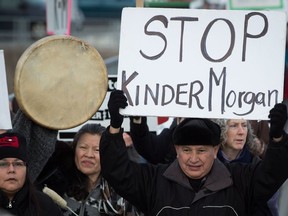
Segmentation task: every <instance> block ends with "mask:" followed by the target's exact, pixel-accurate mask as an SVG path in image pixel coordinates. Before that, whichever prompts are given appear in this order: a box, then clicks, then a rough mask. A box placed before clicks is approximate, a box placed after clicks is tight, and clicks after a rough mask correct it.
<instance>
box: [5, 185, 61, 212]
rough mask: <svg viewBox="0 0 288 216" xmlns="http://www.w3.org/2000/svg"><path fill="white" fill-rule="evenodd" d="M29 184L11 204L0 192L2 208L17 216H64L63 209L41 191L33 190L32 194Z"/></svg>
mask: <svg viewBox="0 0 288 216" xmlns="http://www.w3.org/2000/svg"><path fill="white" fill-rule="evenodd" d="M30 191H31V190H30V189H29V186H28V185H27V184H25V185H24V187H23V188H22V189H21V190H20V191H19V192H18V193H17V194H16V195H15V196H14V198H13V200H12V202H9V200H8V198H7V197H6V196H5V194H4V193H3V192H2V191H0V206H1V208H3V209H4V210H5V211H7V212H8V213H10V214H12V215H17V216H51V215H53V216H63V214H62V211H61V209H60V208H59V207H58V206H57V205H56V204H55V203H54V201H53V200H52V199H51V198H50V197H49V196H47V195H46V194H44V193H43V192H41V191H38V190H35V189H33V193H31V192H30Z"/></svg>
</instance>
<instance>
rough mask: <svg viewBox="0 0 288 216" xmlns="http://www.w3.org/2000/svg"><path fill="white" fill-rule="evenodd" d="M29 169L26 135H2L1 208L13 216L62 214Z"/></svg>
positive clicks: (0, 168) (0, 139) (0, 151)
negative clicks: (39, 188)
mask: <svg viewBox="0 0 288 216" xmlns="http://www.w3.org/2000/svg"><path fill="white" fill-rule="evenodd" d="M28 171H29V166H28V164H27V153H26V140H25V138H24V137H23V136H22V135H20V134H18V133H3V134H1V135H0V207H1V208H2V209H3V210H5V211H7V212H8V213H9V214H12V215H21V216H46V215H47V216H50V215H53V216H54V215H55V216H61V215H63V214H62V212H61V210H60V208H59V207H58V206H57V205H56V204H55V203H54V202H53V200H52V199H51V198H50V197H48V196H47V195H46V194H44V193H42V192H40V191H38V190H36V189H35V188H34V186H33V185H32V183H31V181H30V178H29V174H28ZM1 215H2V213H1Z"/></svg>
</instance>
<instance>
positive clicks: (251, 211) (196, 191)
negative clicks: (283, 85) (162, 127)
mask: <svg viewBox="0 0 288 216" xmlns="http://www.w3.org/2000/svg"><path fill="white" fill-rule="evenodd" d="M126 106H127V99H126V97H125V95H124V93H123V91H121V90H116V91H114V92H112V93H111V96H110V99H109V102H108V108H109V112H110V116H111V121H110V126H109V127H108V128H107V130H106V132H104V134H103V135H102V138H101V142H100V160H101V167H102V174H103V176H104V178H105V179H106V180H107V181H108V182H109V183H110V185H111V186H112V187H114V189H115V190H116V192H117V193H119V194H120V195H121V196H122V197H124V198H125V199H126V200H128V201H129V202H131V204H133V205H134V206H136V207H137V208H138V209H139V210H140V211H142V212H144V213H145V215H147V216H148V215H149V216H164V215H165V216H180V215H181V216H183V215H193V216H209V215H217V216H224V215H225V216H249V215H253V216H255V215H271V212H270V211H269V209H268V208H267V204H266V203H267V201H268V200H269V199H270V197H271V196H272V195H273V194H274V193H275V192H276V191H277V189H278V188H279V187H280V186H281V185H282V183H283V182H284V181H285V180H286V179H287V178H288V169H287V168H286V167H284V168H282V167H283V165H284V164H288V138H287V137H288V136H287V134H286V133H285V132H284V130H283V128H284V125H285V123H286V120H287V111H286V106H285V105H284V104H276V105H275V106H274V108H273V109H271V111H270V114H269V118H270V145H269V147H268V149H267V153H266V157H265V159H264V160H263V161H262V162H259V163H257V164H249V165H244V164H240V163H237V164H229V165H224V164H222V163H221V162H220V161H219V160H218V159H217V151H218V148H219V143H220V128H219V126H218V125H217V124H216V123H214V122H213V121H211V120H208V119H200V118H188V119H185V120H184V121H182V122H181V123H180V124H179V125H178V126H177V127H176V129H175V131H174V134H173V142H174V145H175V148H176V152H177V159H176V160H175V161H174V162H173V163H171V164H170V165H168V164H160V165H157V166H155V165H149V164H136V163H134V162H132V161H129V158H128V154H127V152H126V148H125V143H124V141H123V138H122V133H123V129H121V125H122V122H123V116H122V115H121V114H120V113H119V108H125V107H126Z"/></svg>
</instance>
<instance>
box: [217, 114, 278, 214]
mask: <svg viewBox="0 0 288 216" xmlns="http://www.w3.org/2000/svg"><path fill="white" fill-rule="evenodd" d="M214 121H215V122H216V123H217V124H218V125H219V126H220V128H221V139H220V140H221V141H220V148H219V151H218V154H217V157H218V159H219V160H220V161H221V162H223V163H225V164H227V163H245V164H250V163H257V162H259V160H261V158H260V156H261V155H263V149H259V148H257V147H255V145H257V146H259V145H258V144H257V143H255V137H256V136H255V135H254V133H253V129H252V127H251V124H250V121H248V120H245V119H215V120H214ZM260 146H262V145H260ZM278 199H279V192H276V193H275V194H274V195H273V197H272V198H271V199H270V200H269V201H268V206H269V209H270V211H271V213H272V215H273V216H278V215H279V214H278ZM260 210H261V209H260Z"/></svg>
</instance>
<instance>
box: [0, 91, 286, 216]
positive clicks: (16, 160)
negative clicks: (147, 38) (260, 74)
mask: <svg viewBox="0 0 288 216" xmlns="http://www.w3.org/2000/svg"><path fill="white" fill-rule="evenodd" d="M127 105H128V104H127V98H126V96H125V95H124V93H123V91H121V90H115V91H113V92H112V93H111V95H110V99H109V102H108V110H109V113H110V125H109V126H108V127H107V128H105V127H104V126H102V125H100V124H88V123H87V124H84V125H83V126H82V127H81V128H80V129H79V131H78V132H77V133H76V135H75V137H74V139H73V141H72V142H71V143H69V142H63V141H59V140H57V130H52V129H47V128H45V127H43V126H40V125H38V124H37V123H35V122H33V121H32V120H30V119H29V118H27V117H26V116H25V114H24V113H23V112H22V111H21V110H20V109H19V110H18V111H17V113H16V114H15V115H13V129H12V130H8V131H6V130H1V134H0V172H1V173H2V174H1V175H0V213H1V215H2V214H3V215H30V216H34V215H35V216H36V215H37V216H42V215H65V216H66V215H67V216H68V215H69V216H73V215H74V216H75V215H78V216H90V215H99V216H104V215H122V216H126V215H127V216H140V215H141V216H144V215H147V216H152V215H155V216H156V215H157V216H164V215H165V216H170V215H171V216H172V215H173V216H177V215H181V216H182V215H198V216H202V215H205V216H207V215H225V216H226V215H227V216H228V215H243V216H248V215H251V216H252V215H253V216H258V215H259V216H260V215H267V216H268V215H272V216H282V215H281V214H279V212H280V211H279V206H278V204H279V203H280V201H281V200H280V197H281V196H280V195H281V190H280V189H281V186H282V184H284V183H285V181H286V179H287V178H288V172H287V171H286V170H285V169H283V168H282V167H283V164H285V163H287V162H288V136H287V134H286V132H285V124H286V120H287V107H286V104H285V103H279V104H276V105H275V106H274V108H272V109H271V111H270V114H269V119H270V120H269V122H268V121H262V122H257V121H249V120H245V119H204V118H175V119H174V121H173V123H172V124H171V126H170V127H169V128H166V129H164V130H163V131H162V132H161V133H160V134H159V135H156V134H155V133H153V132H151V131H150V130H149V126H148V125H147V121H146V120H147V118H146V117H139V116H131V117H130V131H129V133H128V132H125V131H124V130H123V128H121V126H122V123H123V116H122V115H121V114H120V113H119V109H120V108H125V107H126V106H127ZM260 123H261V124H260ZM263 128H265V129H263ZM261 132H262V133H261ZM45 187H48V188H50V189H52V190H53V191H54V192H56V193H57V194H58V195H59V196H60V197H61V201H62V202H63V203H65V206H64V207H63V205H59V200H58V201H57V200H56V199H55V197H52V196H49V195H47V194H45V193H44V192H43V191H42V190H43V188H45Z"/></svg>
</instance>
